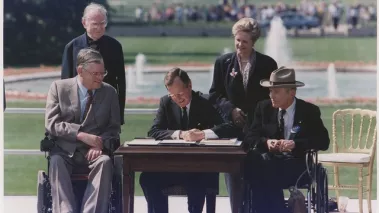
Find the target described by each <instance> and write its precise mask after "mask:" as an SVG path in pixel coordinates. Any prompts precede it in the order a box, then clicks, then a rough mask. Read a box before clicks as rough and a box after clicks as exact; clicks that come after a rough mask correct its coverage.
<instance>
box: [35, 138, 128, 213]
mask: <svg viewBox="0 0 379 213" xmlns="http://www.w3.org/2000/svg"><path fill="white" fill-rule="evenodd" d="M54 144H55V142H54V139H53V138H51V137H50V136H49V135H48V133H45V138H44V139H42V140H41V144H40V145H41V146H40V150H41V151H42V152H45V157H46V159H47V161H48V163H47V164H48V165H47V172H45V171H43V170H40V171H38V186H37V199H38V201H37V212H38V213H52V212H53V210H52V196H51V186H50V182H49V176H48V174H49V165H50V157H49V155H48V152H49V151H50V150H51V149H52V148H53V147H54ZM103 145H104V149H105V150H108V151H107V152H108V154H109V157H110V158H111V159H112V161H113V162H114V163H113V165H114V172H113V179H112V189H111V196H110V202H109V208H108V209H109V211H108V212H109V213H119V212H122V185H121V184H122V176H121V175H122V174H121V171H122V159H121V158H119V157H115V156H114V155H113V152H114V151H115V150H116V149H117V148H118V147H119V146H120V140H119V139H114V140H109V141H107V142H104V144H103ZM87 180H88V174H72V175H71V182H72V187H73V191H74V194H75V197H76V198H77V199H76V200H77V206H81V202H82V198H83V195H84V191H85V189H86V187H87Z"/></svg>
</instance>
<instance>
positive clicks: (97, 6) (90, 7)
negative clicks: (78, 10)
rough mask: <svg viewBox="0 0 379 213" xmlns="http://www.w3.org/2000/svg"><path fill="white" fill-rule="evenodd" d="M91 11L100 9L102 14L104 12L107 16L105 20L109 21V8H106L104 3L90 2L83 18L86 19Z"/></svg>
mask: <svg viewBox="0 0 379 213" xmlns="http://www.w3.org/2000/svg"><path fill="white" fill-rule="evenodd" d="M91 11H99V12H100V13H101V14H103V15H104V16H105V21H108V18H107V13H108V12H107V9H105V7H104V6H103V5H101V4H96V3H90V4H89V5H87V7H86V8H85V9H84V12H83V17H82V20H83V19H86V18H87V15H88V13H89V12H91Z"/></svg>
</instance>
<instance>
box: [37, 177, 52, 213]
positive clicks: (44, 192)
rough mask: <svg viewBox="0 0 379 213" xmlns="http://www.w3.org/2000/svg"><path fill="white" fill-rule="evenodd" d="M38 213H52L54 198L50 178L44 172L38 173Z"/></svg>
mask: <svg viewBox="0 0 379 213" xmlns="http://www.w3.org/2000/svg"><path fill="white" fill-rule="evenodd" d="M37 181H38V183H37V212H38V213H52V212H53V209H52V198H51V187H50V182H49V177H48V176H47V175H46V173H45V172H44V171H41V170H40V171H38V177H37Z"/></svg>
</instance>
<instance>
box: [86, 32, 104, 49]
mask: <svg viewBox="0 0 379 213" xmlns="http://www.w3.org/2000/svg"><path fill="white" fill-rule="evenodd" d="M86 38H87V43H88V46H91V44H95V45H99V43H100V40H101V39H102V38H103V36H102V37H100V38H99V39H97V40H96V41H95V40H93V39H92V38H91V37H89V36H88V34H87V33H86Z"/></svg>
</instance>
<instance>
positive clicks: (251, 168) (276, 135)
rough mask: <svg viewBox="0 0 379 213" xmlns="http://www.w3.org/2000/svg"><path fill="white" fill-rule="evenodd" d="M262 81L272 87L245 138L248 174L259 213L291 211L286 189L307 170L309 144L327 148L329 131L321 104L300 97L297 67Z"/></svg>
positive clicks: (273, 73) (258, 108)
mask: <svg viewBox="0 0 379 213" xmlns="http://www.w3.org/2000/svg"><path fill="white" fill-rule="evenodd" d="M260 84H261V86H263V87H267V88H269V90H270V99H269V100H264V101H261V102H259V103H258V104H257V108H256V110H255V113H254V119H253V124H252V126H251V127H250V129H249V130H248V132H247V134H246V137H245V139H244V144H245V146H246V148H247V149H248V150H249V157H248V159H247V164H246V166H247V168H246V169H245V170H246V179H247V180H248V181H249V182H250V183H251V185H252V189H253V199H252V201H253V206H254V207H255V208H256V212H257V213H266V212H267V213H269V212H275V213H282V212H283V213H287V212H288V210H287V209H286V207H285V204H284V195H283V189H284V188H288V186H294V185H295V184H296V181H297V179H298V178H299V176H300V175H301V174H302V173H303V172H304V171H305V170H306V164H305V154H306V150H310V149H314V150H327V149H328V147H329V142H330V141H329V135H328V131H327V129H326V128H325V126H324V124H323V122H322V120H321V117H320V116H321V113H320V109H319V108H318V107H317V106H315V105H313V104H311V103H308V102H305V101H303V100H301V99H298V98H296V89H297V87H302V86H304V83H302V82H300V81H296V78H295V70H294V69H290V68H286V67H280V68H279V69H277V70H275V71H273V72H272V74H271V75H270V79H263V80H261V82H260ZM304 176H305V175H304ZM302 180H303V179H302ZM300 182H301V181H300Z"/></svg>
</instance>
